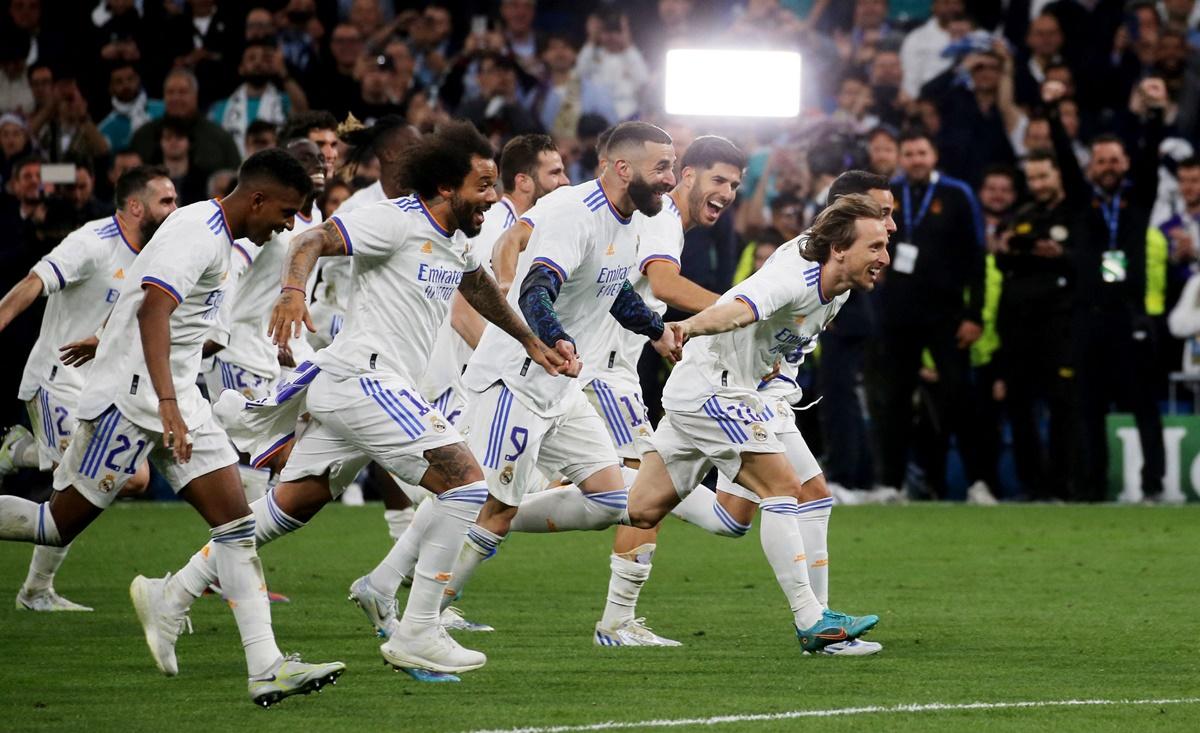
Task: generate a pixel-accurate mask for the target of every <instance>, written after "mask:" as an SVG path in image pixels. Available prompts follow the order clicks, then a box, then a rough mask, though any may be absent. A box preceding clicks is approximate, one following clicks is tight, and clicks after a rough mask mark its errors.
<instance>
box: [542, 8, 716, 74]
mask: <svg viewBox="0 0 1200 733" xmlns="http://www.w3.org/2000/svg"><path fill="white" fill-rule="evenodd" d="M656 12H657V18H656V20H657V22H656V23H642V24H639V26H638V28H637V31H638V35H639V36H640V37H639V38H638V39H637V41H638V44H637V45H638V48H640V49H641V50H642V55H643V56H644V57H645V59H646V60H647V61H648V62H649V64H650V66H651V68H655V69H661V68H662V67H663V65H664V64H665V63H666V58H667V49H669V48H672V47H682V44H686V43H687V42H689V41H695V40H696V37H697V35H698V34H699V31H700V29H699V28H698V27H697V25H696V23H695V22H694V20H693V19H694V18H695V17H696V3H695V0H658V2H657V8H656ZM544 60H545V59H543V61H544Z"/></svg>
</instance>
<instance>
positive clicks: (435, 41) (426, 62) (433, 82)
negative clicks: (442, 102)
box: [409, 3, 454, 87]
mask: <svg viewBox="0 0 1200 733" xmlns="http://www.w3.org/2000/svg"><path fill="white" fill-rule="evenodd" d="M453 33H454V16H453V15H451V13H450V8H449V7H447V6H445V5H439V4H437V3H430V4H429V5H426V6H425V9H424V10H423V11H421V16H420V17H419V18H417V20H415V21H414V22H413V25H412V32H411V34H410V36H409V42H410V43H411V44H412V52H413V57H414V59H415V61H416V68H415V70H414V74H413V75H414V78H415V80H416V83H417V86H420V87H429V86H437V85H439V84H440V83H441V81H442V77H443V76H444V75H445V73H446V71H447V69H448V68H449V63H450V58H451V57H452V56H453V55H454V49H453V46H452V45H451V36H452V34H453Z"/></svg>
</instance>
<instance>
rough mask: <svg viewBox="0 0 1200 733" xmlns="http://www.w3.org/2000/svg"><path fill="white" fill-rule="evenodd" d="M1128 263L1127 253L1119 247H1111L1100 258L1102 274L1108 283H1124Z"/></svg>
mask: <svg viewBox="0 0 1200 733" xmlns="http://www.w3.org/2000/svg"><path fill="white" fill-rule="evenodd" d="M1126 265H1127V262H1126V258H1125V253H1124V252H1123V251H1121V250H1119V249H1110V250H1108V251H1107V252H1105V253H1104V256H1103V257H1102V258H1101V260H1100V276H1101V277H1102V278H1104V282H1106V283H1123V282H1125V274H1126V270H1127V267H1126Z"/></svg>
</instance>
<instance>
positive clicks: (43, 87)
mask: <svg viewBox="0 0 1200 733" xmlns="http://www.w3.org/2000/svg"><path fill="white" fill-rule="evenodd" d="M26 73H27V74H28V76H29V91H30V92H31V93H32V94H33V109H32V110H31V111H30V114H28V115H26V117H27V118H28V120H29V123H30V124H31V125H32V124H33V123H34V122H35V121H36V120H38V119H49V118H50V115H51V113H52V112H53V109H54V71H53V70H52V69H51V68H50V66H49V65H48V64H33V65H31V66H29V68H28V71H27V72H26Z"/></svg>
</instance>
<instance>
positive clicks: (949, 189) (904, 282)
mask: <svg viewBox="0 0 1200 733" xmlns="http://www.w3.org/2000/svg"><path fill="white" fill-rule="evenodd" d="M937 161H938V157H937V152H936V151H935V149H934V147H933V142H932V141H931V140H930V138H929V136H928V135H927V134H925V133H923V132H919V131H914V132H910V133H907V134H905V135H904V136H903V137H901V139H900V168H901V171H902V173H901V175H900V177H899V178H897V179H896V180H895V181H893V183H892V194H893V195H894V196H895V200H896V212H897V215H896V218H897V222H896V223H897V225H898V227H899V228H898V230H897V232H896V234H895V236H894V237H893V241H892V244H891V245H890V246H889V253H890V254H891V255H892V257H891V260H892V264H891V268H890V269H889V271H888V273H887V278H886V281H885V282H884V283H883V284H882V285H881V286H880V287H879V288H878V292H879V306H880V311H879V312H880V313H881V315H882V319H881V322H880V329H879V337H878V339H877V341H876V342H875V348H874V353H873V354H872V355H871V359H870V363H871V365H870V367H869V371H868V376H869V378H868V381H867V387H868V391H869V393H871V397H872V399H871V403H872V405H873V409H872V417H873V418H874V424H873V429H874V431H875V455H876V456H877V457H878V459H879V461H880V466H879V471H878V479H879V481H880V482H881V483H882V484H883V486H885V487H888V488H899V487H900V486H901V485H902V484H903V481H904V476H905V468H906V465H907V461H908V449H909V433H910V431H911V428H912V421H913V410H912V405H913V392H914V390H915V389H916V387H917V376H918V371H919V370H920V369H921V365H922V361H921V353H922V350H923V349H928V350H929V352H930V353H931V354H932V356H933V361H934V364H936V366H937V376H938V384H939V392H940V395H941V397H942V398H943V399H942V400H941V402H943V403H944V404H941V405H938V406H937V407H935V409H939V411H941V412H942V413H943V414H941V415H939V419H938V423H939V424H940V425H942V426H944V430H945V432H946V433H947V434H948V433H953V434H955V435H957V436H958V437H959V440H960V441H964V440H967V439H968V437H969V435H970V433H969V431H970V421H971V415H970V404H971V397H970V392H969V387H968V376H969V375H968V367H969V363H968V349H969V348H970V346H971V344H973V343H975V341H976V340H978V338H979V336H980V334H981V332H982V325H983V316H982V309H983V295H984V243H983V241H982V240H983V232H982V228H983V227H982V222H981V220H980V215H979V204H978V203H977V202H976V200H975V196H974V194H973V193H972V192H971V189H970V187H968V186H967V185H966V184H964V183H963V182H961V181H958V180H955V179H953V178H951V177H950V176H947V175H944V174H942V173H940V172H939V171H938V170H937ZM969 458H970V457H969V456H964V459H967V460H969ZM939 463H940V466H939V465H938V464H935V465H934V466H933V469H934V474H933V476H931V478H932V479H933V481H934V483H935V485H938V484H940V483H941V482H940V480H939V479H940V477H941V476H944V475H945V473H944V471H945V465H944V454H943V455H942V456H941V459H940V461H939ZM939 469H940V470H939ZM979 498H980V499H982V498H983V497H982V496H980V497H979Z"/></svg>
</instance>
